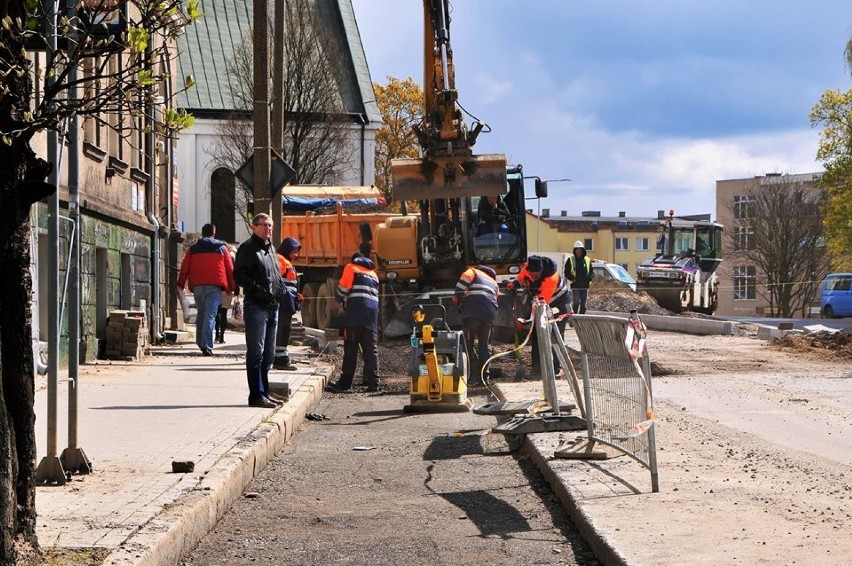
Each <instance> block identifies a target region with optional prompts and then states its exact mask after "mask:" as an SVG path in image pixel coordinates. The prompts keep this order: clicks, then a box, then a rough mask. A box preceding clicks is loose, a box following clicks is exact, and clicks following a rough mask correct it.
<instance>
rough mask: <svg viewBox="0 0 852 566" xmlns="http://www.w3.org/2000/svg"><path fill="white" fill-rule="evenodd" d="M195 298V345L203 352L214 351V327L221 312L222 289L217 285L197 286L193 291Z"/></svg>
mask: <svg viewBox="0 0 852 566" xmlns="http://www.w3.org/2000/svg"><path fill="white" fill-rule="evenodd" d="M192 294H193V295H194V296H195V311H196V313H197V314H196V317H195V343H196V344H198V347H199V348H201V349H202V350H208V349H209V350H212V349H213V327H214V326H215V325H216V313H217V312H219V300H220V298H221V297H222V288H221V287H218V286H217V285H196V286H195V287H194V288H193V289H192Z"/></svg>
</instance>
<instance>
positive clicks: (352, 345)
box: [326, 253, 379, 393]
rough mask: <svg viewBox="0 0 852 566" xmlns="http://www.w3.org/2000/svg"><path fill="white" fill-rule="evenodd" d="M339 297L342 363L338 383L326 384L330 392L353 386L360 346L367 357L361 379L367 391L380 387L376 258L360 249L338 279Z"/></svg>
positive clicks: (363, 356) (364, 358) (346, 389)
mask: <svg viewBox="0 0 852 566" xmlns="http://www.w3.org/2000/svg"><path fill="white" fill-rule="evenodd" d="M337 294H338V299H339V300H340V301H341V302H343V309H344V316H343V324H342V330H343V367H342V368H341V373H340V378H339V379H338V380H337V382H336V383H330V384H328V385H327V386H326V391H329V392H331V393H347V392H349V391H351V390H352V381H353V380H354V379H355V368H356V367H357V365H358V350H359V349H360V350H361V357H362V360H363V361H364V370H363V371H364V373H363V374H362V377H361V380H362V381H363V383H364V385H366V386H367V391H368V392H373V391H378V390H379V351H378V335H379V277H378V276H377V275H376V272H375V271H373V261H372V260H371V259H370V258H368V257H364V256H363V255H361V254H360V253H356V254H355V255H353V256H352V261H351V262H350V263H349V264H347V265H346V267H345V268H344V269H343V275H342V276H341V277H340V281H338V283H337Z"/></svg>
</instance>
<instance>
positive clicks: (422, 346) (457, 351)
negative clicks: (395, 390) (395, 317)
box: [403, 304, 473, 413]
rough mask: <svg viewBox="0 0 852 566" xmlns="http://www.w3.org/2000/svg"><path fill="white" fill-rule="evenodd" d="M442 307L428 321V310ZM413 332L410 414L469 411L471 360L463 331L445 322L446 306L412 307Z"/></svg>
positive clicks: (410, 369)
mask: <svg viewBox="0 0 852 566" xmlns="http://www.w3.org/2000/svg"><path fill="white" fill-rule="evenodd" d="M433 309H440V312H441V316H440V317H438V318H434V319H432V320H431V322H429V323H428V324H427V323H426V311H427V310H433ZM412 317H413V318H414V332H412V334H411V360H410V362H409V365H408V374H409V376H411V390H410V398H411V403H410V404H408V405H406V406H405V407H404V409H403V410H404V411H405V412H407V413H414V412H421V413H441V412H465V411H470V410H471V408H472V406H473V403H472V401H471V400H470V399H468V398H467V377H468V362H467V352H466V348H465V341H464V334H463V333H462V332H460V331H454V330H450V329H449V327H448V326H447V325H446V322H445V321H446V309H445V308H444V306H443V305H437V304H435V305H425V306H421V305H417V306H415V307H414V308H413V309H412Z"/></svg>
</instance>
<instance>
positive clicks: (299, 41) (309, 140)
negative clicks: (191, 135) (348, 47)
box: [214, 0, 353, 211]
mask: <svg viewBox="0 0 852 566" xmlns="http://www.w3.org/2000/svg"><path fill="white" fill-rule="evenodd" d="M285 1H286V5H285V21H286V30H285V34H284V38H283V40H284V89H283V92H280V93H273V96H274V102H273V111H279V110H280V111H281V112H282V113H283V129H284V147H283V148H279V149H281V150H282V153H283V155H282V156H283V157H284V159H285V160H286V161H287V162H288V163H289V164H290V166H292V167H293V169H295V170H296V174H297V181H298V182H299V183H301V184H337V183H339V182H340V178H341V176H342V174H343V173H345V172H346V171H347V170H348V169H349V168H350V167H351V166H352V165H351V162H352V155H353V153H352V152H353V146H352V145H351V144H350V139H349V131H350V129H349V124H350V123H351V122H350V120H349V117H348V116H347V114H346V109H345V106H344V104H343V99H342V96H341V93H340V87H339V84H338V74H337V69H338V63H339V62H340V61H341V60H342V56H341V53H340V52H339V49H338V48H337V44H336V43H335V41H334V38H333V37H332V36H331V35H330V33H329V32H328V31H327V30H325V29H323V27H322V26H321V25H320V22H319V20H318V19H317V15H316V13H315V11H314V8H313V2H307V1H305V0H285ZM226 74H227V76H228V82H229V85H230V90H231V97H232V99H233V102H234V108H235V112H234V113H233V114H232V115H231V116H230V117H229V118H228V119H227V120H226V121H225V122H224V123H222V124H221V125H220V126H219V128H218V134H219V141H218V142H217V144H216V145H215V146H214V160H215V162H216V163H217V165H220V166H222V167H226V168H228V169H230V170H232V171H234V170H236V169H237V168H238V167H239V166H240V165H242V163H243V162H244V161H245V160H246V159H247V157H248V156H249V155H251V150H252V147H253V138H252V123H251V121H250V115H251V114H250V110H251V108H252V105H253V100H254V96H253V91H254V81H253V51H252V43H251V37H250V36H249V37H246V38H245V40H244V41H243V43H242V44H241V45H239V46H238V47H237V49H236V50H235V51H234V54H233V56H232V58H231V59H230V60H229V61H228V62H227V64H226ZM237 193H238V194H237V195H236V197H235V198H236V200H237V202H236V203H235V206H236V209H237V210H239V211H246V210H247V209H248V203H249V202H250V201H251V199H252V193H251V190H249V189H246V188H243V190H242V191H237Z"/></svg>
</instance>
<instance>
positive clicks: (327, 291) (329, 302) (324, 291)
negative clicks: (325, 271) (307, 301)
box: [316, 282, 335, 330]
mask: <svg viewBox="0 0 852 566" xmlns="http://www.w3.org/2000/svg"><path fill="white" fill-rule="evenodd" d="M334 306H335V300H334V289H332V288H331V286H330V285H329V284H328V283H327V282H326V283H323V284H322V285H320V288H319V291H317V317H316V318H317V328H319V329H321V330H325V329H326V328H328V325H329V323H330V322H331V313H332V311H333V310H334Z"/></svg>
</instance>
